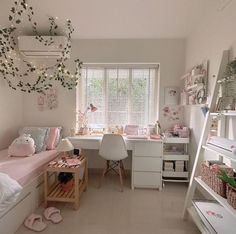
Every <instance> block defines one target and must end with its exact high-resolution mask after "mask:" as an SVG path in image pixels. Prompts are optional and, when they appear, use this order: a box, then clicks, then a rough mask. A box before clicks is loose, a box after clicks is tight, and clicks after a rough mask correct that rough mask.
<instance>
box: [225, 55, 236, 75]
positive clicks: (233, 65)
mask: <svg viewBox="0 0 236 234" xmlns="http://www.w3.org/2000/svg"><path fill="white" fill-rule="evenodd" d="M234 75H236V58H235V59H234V60H233V61H231V62H229V63H228V64H227V66H226V70H225V76H226V77H230V76H234Z"/></svg>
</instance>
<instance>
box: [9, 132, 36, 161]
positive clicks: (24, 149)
mask: <svg viewBox="0 0 236 234" xmlns="http://www.w3.org/2000/svg"><path fill="white" fill-rule="evenodd" d="M34 153H35V144H34V139H33V138H31V137H30V135H29V134H23V135H21V136H19V137H18V138H16V139H15V140H14V141H13V142H12V143H11V145H10V146H9V148H8V155H9V156H20V157H24V156H32V155H33V154H34Z"/></svg>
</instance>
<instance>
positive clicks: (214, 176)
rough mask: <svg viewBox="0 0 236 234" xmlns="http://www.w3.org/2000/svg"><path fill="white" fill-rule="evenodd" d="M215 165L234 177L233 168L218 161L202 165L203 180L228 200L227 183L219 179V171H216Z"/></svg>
mask: <svg viewBox="0 0 236 234" xmlns="http://www.w3.org/2000/svg"><path fill="white" fill-rule="evenodd" d="M213 165H217V166H218V167H219V168H220V169H222V170H225V171H226V172H227V174H228V175H229V176H233V175H234V172H233V168H231V167H228V166H226V165H225V164H224V163H221V162H218V161H205V162H203V163H202V164H201V172H200V173H201V176H202V180H203V181H204V182H205V183H206V184H207V185H208V186H209V187H210V188H212V189H213V190H214V191H215V192H216V193H218V194H219V195H220V196H222V197H225V198H226V183H225V182H224V181H222V180H221V179H219V178H218V171H217V170H214V167H213Z"/></svg>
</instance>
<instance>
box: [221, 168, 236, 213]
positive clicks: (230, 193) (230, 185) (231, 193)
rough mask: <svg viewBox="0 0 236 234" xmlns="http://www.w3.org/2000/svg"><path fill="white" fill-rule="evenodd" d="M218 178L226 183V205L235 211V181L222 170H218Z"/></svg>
mask: <svg viewBox="0 0 236 234" xmlns="http://www.w3.org/2000/svg"><path fill="white" fill-rule="evenodd" d="M218 177H219V178H220V179H221V180H222V181H224V182H225V183H226V196H227V201H228V203H229V204H230V205H231V206H232V207H233V208H234V209H236V180H235V178H234V177H232V176H229V175H228V174H227V173H226V172H225V171H224V170H220V171H219V174H218Z"/></svg>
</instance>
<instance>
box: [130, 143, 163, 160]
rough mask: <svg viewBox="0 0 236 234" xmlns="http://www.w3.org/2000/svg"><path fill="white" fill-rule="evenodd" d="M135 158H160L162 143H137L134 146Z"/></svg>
mask: <svg viewBox="0 0 236 234" xmlns="http://www.w3.org/2000/svg"><path fill="white" fill-rule="evenodd" d="M133 154H134V156H135V157H139V156H147V157H162V154H163V150H162V143H161V142H148V141H147V142H137V143H135V145H134V152H133Z"/></svg>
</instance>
